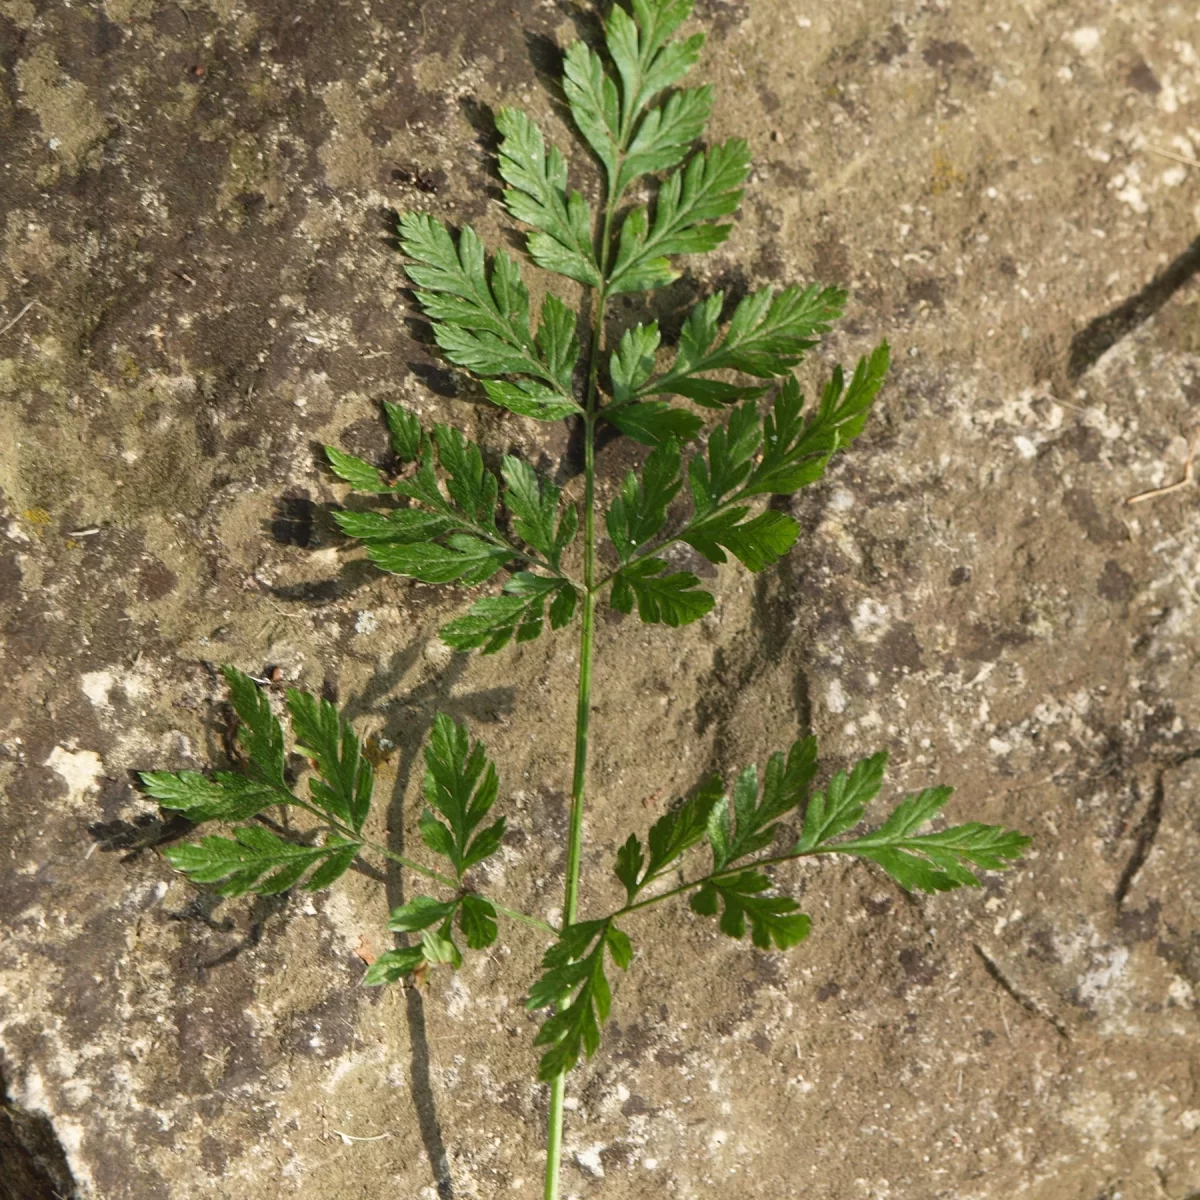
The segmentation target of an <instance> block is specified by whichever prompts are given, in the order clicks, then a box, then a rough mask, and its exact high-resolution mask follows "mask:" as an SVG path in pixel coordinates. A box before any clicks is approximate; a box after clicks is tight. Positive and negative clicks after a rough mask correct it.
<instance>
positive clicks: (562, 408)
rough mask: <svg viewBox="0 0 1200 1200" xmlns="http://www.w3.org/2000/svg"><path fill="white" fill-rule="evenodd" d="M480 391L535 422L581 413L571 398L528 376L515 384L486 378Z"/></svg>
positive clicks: (509, 409)
mask: <svg viewBox="0 0 1200 1200" xmlns="http://www.w3.org/2000/svg"><path fill="white" fill-rule="evenodd" d="M483 390H484V391H485V392H487V394H488V399H489V400H491V402H492V403H493V404H498V405H499V406H500V407H501V408H507V409H508V411H509V412H514V413H516V414H517V416H519V417H532V418H533V419H534V420H535V421H560V420H562V418H563V417H574V416H578V415H579V414H580V413H582V412H583V409H581V408H580V407H579V405H578V404H576V403H575V401H574V400H572V399H570V397H568V396H564V395H563V394H562V393H561V392H558V391H555V390H554V389H553V388H548V387H546V386H545V385H544V384H541V383H534V382H533V381H531V380H528V379H521V380H518V381H517V382H516V383H509V382H507V381H505V380H493V379H485V380H484V381H483Z"/></svg>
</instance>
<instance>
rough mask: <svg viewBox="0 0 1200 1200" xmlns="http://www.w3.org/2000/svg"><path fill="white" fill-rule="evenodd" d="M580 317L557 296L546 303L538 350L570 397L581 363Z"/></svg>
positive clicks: (543, 309)
mask: <svg viewBox="0 0 1200 1200" xmlns="http://www.w3.org/2000/svg"><path fill="white" fill-rule="evenodd" d="M578 321H579V318H578V316H577V315H576V313H575V312H574V311H573V310H571V309H569V308H568V307H567V306H566V305H565V304H564V303H563V302H562V301H561V300H560V299H559V298H558V297H557V296H555V295H553V294H551V295H548V296H547V297H546V299H545V300H544V301H543V302H542V323H541V326H540V327H539V329H538V332H537V347H538V350H539V351H540V352H541V356H542V361H543V362H544V363H545V364H546V369H547V370H548V371H549V372H550V374H551V375H553V376H554V378H555V379H556V380H557V381H558V386H559V387H560V388H562V390H563V391H564V392H566V393H567V394H568V395H570V393H571V382H572V379H573V378H574V375H575V366H576V363H577V362H578V360H579V338H578V336H576V333H575V328H576V325H577V324H578Z"/></svg>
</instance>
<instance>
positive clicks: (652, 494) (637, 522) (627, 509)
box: [605, 438, 683, 612]
mask: <svg viewBox="0 0 1200 1200" xmlns="http://www.w3.org/2000/svg"><path fill="white" fill-rule="evenodd" d="M679 468H680V456H679V445H678V443H677V442H676V441H675V440H674V439H673V438H668V439H667V440H666V441H665V442H662V443H661V444H660V445H658V446H657V447H656V448H655V449H654V450H653V451H652V452H651V454H650V456H649V457H648V458H647V459H646V463H645V466H644V467H643V468H642V474H641V477H640V478H639V477H638V474H637V472H636V471H630V472H629V474H628V475H626V476H625V480H624V482H623V483H622V484H621V490H620V492H619V493H618V494H617V496H616V497H615V499H614V500H613V502H612V504H611V505H610V506H609V509H608V513H607V514H606V516H605V524H606V526H607V528H608V536H609V537H610V538H611V539H612V543H613V545H614V546H615V547H616V550H617V554H618V555H619V556H620V558H621V561H622V562H623V563H625V562H628V561H629V559H630V558H631V557H632V555H633V553H634V552H635V551H636V550H637V549H638V547H640V546H643V545H645V544H646V543H647V542H648V541H650V540H651V539H652V538H653V537H655V536H656V535H657V534H658V533H659V531H660V530H661V529H662V527H663V526H664V525H665V524H666V521H667V507H668V505H670V503H671V501H672V500H674V499H675V497H676V495H678V493H679V489H680V487H681V486H682V484H683V481H682V479H681V478H680V474H679ZM663 565H665V564H663ZM660 569H661V568H660ZM653 573H654V572H651V574H653ZM622 611H623V612H628V611H629V610H628V608H626V609H622Z"/></svg>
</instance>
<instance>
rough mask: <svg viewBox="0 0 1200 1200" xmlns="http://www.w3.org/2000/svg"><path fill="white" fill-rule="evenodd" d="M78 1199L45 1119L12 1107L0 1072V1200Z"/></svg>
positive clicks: (59, 1149) (62, 1155) (53, 1135)
mask: <svg viewBox="0 0 1200 1200" xmlns="http://www.w3.org/2000/svg"><path fill="white" fill-rule="evenodd" d="M78 1195H79V1193H78V1192H77V1191H76V1188H75V1180H74V1179H73V1178H72V1177H71V1168H70V1167H69V1166H68V1165H67V1156H66V1153H65V1152H64V1151H63V1148H62V1145H61V1144H60V1143H59V1140H58V1138H57V1136H56V1135H55V1133H54V1126H53V1125H52V1124H51V1123H50V1120H49V1118H47V1117H45V1116H42V1115H41V1114H40V1113H31V1112H26V1111H25V1109H23V1108H18V1107H17V1106H16V1105H15V1104H13V1103H12V1101H11V1100H10V1099H9V1095H8V1084H7V1082H6V1081H5V1078H4V1074H3V1071H0V1200H77V1197H78Z"/></svg>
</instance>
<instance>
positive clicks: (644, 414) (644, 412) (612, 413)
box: [601, 400, 704, 446]
mask: <svg viewBox="0 0 1200 1200" xmlns="http://www.w3.org/2000/svg"><path fill="white" fill-rule="evenodd" d="M601 413H602V415H603V416H604V418H605V419H606V420H607V421H609V422H610V423H611V424H613V425H615V426H616V427H617V428H618V429H619V430H620V431H621V432H622V433H624V434H627V435H628V436H629V437H631V438H633V440H634V441H636V442H641V443H642V445H643V446H660V445H662V444H663V443H664V442H668V441H678V442H690V441H691V440H692V438H694V437H695V436H696V435H697V434H698V433H699V432H700V430H701V429H702V428H703V427H704V422H703V421H702V420H701V419H700V417H698V416H697V415H696V414H695V413H691V412H688V411H687V409H684V408H675V407H673V406H672V405H670V404H667V403H666V402H665V401H663V400H648V401H646V402H644V403H640V404H625V405H623V406H622V407H620V408H616V407H610V408H605V409H602V410H601Z"/></svg>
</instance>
